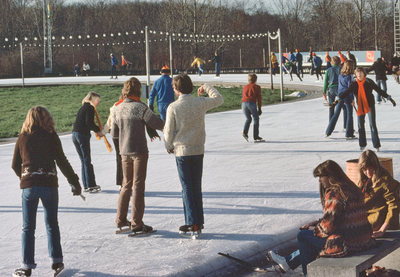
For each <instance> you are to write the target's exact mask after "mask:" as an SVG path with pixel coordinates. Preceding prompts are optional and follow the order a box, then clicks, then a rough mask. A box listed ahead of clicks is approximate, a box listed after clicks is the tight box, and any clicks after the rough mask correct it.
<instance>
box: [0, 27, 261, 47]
mask: <svg viewBox="0 0 400 277" xmlns="http://www.w3.org/2000/svg"><path fill="white" fill-rule="evenodd" d="M149 33H150V35H152V37H150V35H149V37H150V39H149V43H154V42H163V41H167V40H168V37H169V36H171V37H172V40H173V41H180V42H190V43H193V42H195V43H202V42H207V41H211V42H225V41H228V42H229V41H240V40H245V39H255V38H263V37H267V36H268V33H257V34H241V35H231V34H229V35H224V34H211V35H210V34H187V33H177V32H172V33H171V32H163V31H154V30H150V31H149ZM143 34H144V31H143V30H141V31H139V32H137V31H131V32H128V31H125V32H117V33H108V34H106V33H103V34H102V35H101V34H100V35H99V34H87V35H81V34H78V35H74V36H73V35H61V36H54V35H53V36H52V38H51V40H52V46H53V47H99V46H110V45H113V46H115V45H131V44H144V43H145V41H144V40H143V38H140V39H137V40H132V41H113V42H111V41H110V40H111V39H114V40H115V39H118V40H119V39H123V38H125V39H130V38H131V37H130V36H143ZM154 36H159V37H158V38H154ZM44 40H47V37H44ZM99 40H101V41H99ZM104 40H108V41H107V42H105V41H104ZM0 41H4V43H3V44H4V45H3V48H7V47H8V48H11V47H12V46H13V45H14V47H17V46H18V45H17V43H18V44H19V43H20V42H21V43H23V45H24V46H25V47H41V46H42V45H43V42H42V43H41V42H40V41H41V40H40V39H39V38H38V37H37V36H34V37H32V36H23V37H13V38H8V37H5V38H3V39H2V40H1V39H0Z"/></svg>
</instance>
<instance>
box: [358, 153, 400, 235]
mask: <svg viewBox="0 0 400 277" xmlns="http://www.w3.org/2000/svg"><path fill="white" fill-rule="evenodd" d="M358 170H359V171H358V176H359V178H358V182H357V185H358V187H360V188H361V190H362V192H363V194H364V197H365V198H364V202H365V206H366V208H367V214H368V221H369V223H370V224H371V225H372V230H373V232H374V233H373V235H372V237H376V238H377V237H381V236H383V234H385V232H386V230H398V229H400V226H399V206H400V198H399V189H400V183H399V182H398V181H396V180H395V179H393V177H392V175H391V174H390V173H389V171H387V169H386V168H384V167H383V166H382V164H381V162H380V161H379V158H378V156H377V155H376V154H375V153H374V152H373V151H371V150H366V151H364V152H362V153H361V156H360V159H359V160H358Z"/></svg>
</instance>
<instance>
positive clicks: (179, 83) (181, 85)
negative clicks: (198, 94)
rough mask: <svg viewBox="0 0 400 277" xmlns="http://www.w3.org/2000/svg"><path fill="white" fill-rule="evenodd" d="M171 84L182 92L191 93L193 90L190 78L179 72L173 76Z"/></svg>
mask: <svg viewBox="0 0 400 277" xmlns="http://www.w3.org/2000/svg"><path fill="white" fill-rule="evenodd" d="M172 85H173V87H174V88H175V90H177V91H179V92H180V93H183V94H191V93H192V91H193V83H192V79H190V77H189V76H188V75H187V74H181V75H178V76H176V77H175V78H174V80H173V81H172Z"/></svg>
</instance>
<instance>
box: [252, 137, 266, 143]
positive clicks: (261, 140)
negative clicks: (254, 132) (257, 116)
mask: <svg viewBox="0 0 400 277" xmlns="http://www.w3.org/2000/svg"><path fill="white" fill-rule="evenodd" d="M264 141H265V140H264V139H263V138H261V137H256V138H254V143H257V142H264Z"/></svg>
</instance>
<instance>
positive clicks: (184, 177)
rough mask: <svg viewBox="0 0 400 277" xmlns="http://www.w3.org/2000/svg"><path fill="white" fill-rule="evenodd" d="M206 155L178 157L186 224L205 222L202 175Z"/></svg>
mask: <svg viewBox="0 0 400 277" xmlns="http://www.w3.org/2000/svg"><path fill="white" fill-rule="evenodd" d="M203 158H204V155H203V154H202V155H194V156H181V157H176V166H177V167H178V174H179V179H180V181H181V185H182V199H183V210H184V214H185V224H186V225H193V224H199V225H202V224H204V214H203V194H202V192H201V177H202V175H203Z"/></svg>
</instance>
